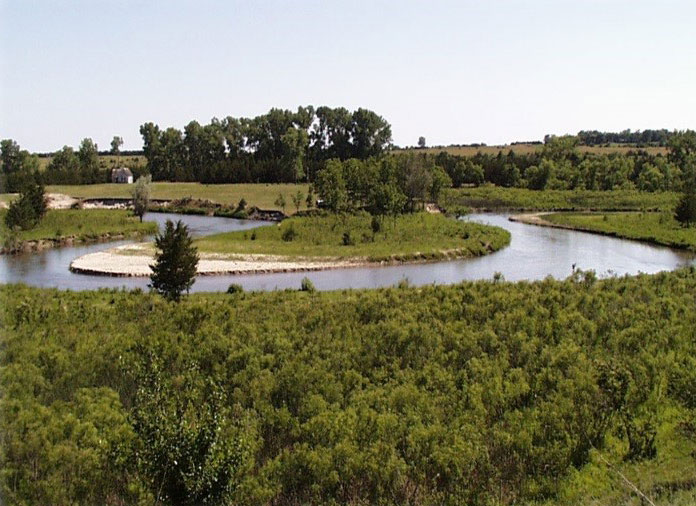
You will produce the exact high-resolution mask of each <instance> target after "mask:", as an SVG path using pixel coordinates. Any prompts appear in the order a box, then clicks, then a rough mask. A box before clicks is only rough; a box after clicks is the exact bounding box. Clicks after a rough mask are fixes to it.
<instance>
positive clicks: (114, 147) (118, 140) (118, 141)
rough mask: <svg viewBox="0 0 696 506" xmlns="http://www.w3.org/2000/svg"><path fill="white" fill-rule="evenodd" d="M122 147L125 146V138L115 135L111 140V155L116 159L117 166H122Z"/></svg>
mask: <svg viewBox="0 0 696 506" xmlns="http://www.w3.org/2000/svg"><path fill="white" fill-rule="evenodd" d="M121 146H123V138H122V137H119V136H118V135H114V138H113V139H111V154H112V155H114V156H115V157H116V165H117V166H120V165H121Z"/></svg>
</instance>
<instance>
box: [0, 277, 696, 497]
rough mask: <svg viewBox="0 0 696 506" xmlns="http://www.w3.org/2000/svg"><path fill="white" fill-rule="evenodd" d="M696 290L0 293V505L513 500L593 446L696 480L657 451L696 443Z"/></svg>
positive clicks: (627, 282)
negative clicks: (683, 439)
mask: <svg viewBox="0 0 696 506" xmlns="http://www.w3.org/2000/svg"><path fill="white" fill-rule="evenodd" d="M694 293H696V270H694V269H684V270H681V271H677V272H673V273H662V274H658V275H655V276H644V275H641V276H637V277H626V278H616V279H609V280H603V281H597V280H596V278H595V277H594V276H593V275H592V274H591V273H576V274H575V275H574V276H573V277H572V278H570V279H568V280H565V281H555V280H551V279H547V280H544V281H541V282H535V283H518V284H505V283H494V282H477V283H463V284H459V285H455V286H447V287H433V286H424V287H419V288H413V289H412V288H407V287H406V288H390V289H380V290H367V291H360V290H358V291H355V290H353V291H343V292H336V293H331V292H328V293H319V292H312V291H310V290H308V291H306V292H272V293H252V294H248V293H244V292H240V290H238V289H237V290H231V294H229V295H228V294H216V295H210V294H209V295H194V296H191V297H186V298H185V299H184V300H183V301H182V302H180V303H179V304H172V303H169V302H168V301H166V300H164V299H162V298H161V297H159V296H155V295H152V294H146V293H128V292H123V291H109V290H101V291H98V292H70V291H67V292H66V291H58V290H42V289H35V288H30V287H26V286H2V287H0V318H1V319H2V322H3V328H4V332H3V338H2V346H3V353H2V354H1V355H0V366H1V367H0V386H1V388H0V415H1V416H0V435H1V436H0V437H1V438H2V441H1V442H2V448H3V451H2V453H0V467H2V470H3V472H2V474H1V475H0V494H1V495H2V497H3V498H4V500H5V501H6V502H7V503H11V504H163V503H164V504H173V505H182V504H211V505H215V504H385V505H386V504H415V505H419V504H471V505H484V504H493V503H495V504H526V503H531V502H536V501H542V502H543V500H545V499H553V498H554V495H555V494H556V492H557V491H558V490H559V488H560V487H563V486H564V484H565V483H567V481H565V479H566V477H567V476H568V475H569V473H572V472H573V470H574V469H578V468H581V467H582V466H583V464H585V463H586V462H587V461H588V458H589V454H590V451H591V450H592V448H593V447H594V448H599V449H603V448H604V450H605V451H609V452H611V453H612V457H611V460H612V462H619V463H620V462H621V460H622V459H625V460H631V461H636V460H638V461H640V460H642V459H651V458H653V457H655V456H657V457H658V458H661V459H666V460H665V461H666V462H674V461H675V460H670V459H669V458H668V457H670V456H671V457H672V458H675V457H674V455H670V454H669V453H668V452H677V451H679V460H678V461H679V462H680V463H682V465H684V466H691V467H693V465H694V461H693V460H689V457H685V455H686V454H687V453H686V452H684V451H683V450H682V449H681V446H680V443H679V442H678V441H672V440H670V441H668V442H666V443H665V444H664V445H663V444H662V443H663V441H664V440H663V439H660V438H656V437H655V435H656V432H658V431H659V432H660V434H667V432H666V431H664V430H661V427H662V424H668V425H669V426H670V427H671V426H674V424H679V423H681V424H683V426H684V427H691V428H692V430H693V421H694V414H695V413H696V411H694V410H696V397H695V396H694V386H695V385H696V358H694V357H695V356H696V350H695V349H694V340H693V329H694V328H696V306H695V305H694V304H693V300H694V299H693V297H694ZM46 336H50V339H46ZM105 336H106V337H108V338H105ZM609 435H611V437H612V444H611V445H610V446H609V447H608V448H606V447H605V438H607V436H609ZM685 459H686V460H685ZM684 472H686V471H684ZM687 474H688V473H687ZM583 479H584V480H590V483H589V484H588V487H590V488H591V484H592V483H591V480H595V479H596V480H600V482H601V483H605V481H606V480H607V479H611V478H607V477H606V476H593V475H587V474H585V475H583ZM616 483H617V487H620V486H622V484H623V482H622V481H621V478H620V477H619V476H618V475H617V476H616Z"/></svg>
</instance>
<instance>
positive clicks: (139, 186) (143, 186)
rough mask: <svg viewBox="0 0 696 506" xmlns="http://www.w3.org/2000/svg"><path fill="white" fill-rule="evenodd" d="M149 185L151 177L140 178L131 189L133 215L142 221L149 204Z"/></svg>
mask: <svg viewBox="0 0 696 506" xmlns="http://www.w3.org/2000/svg"><path fill="white" fill-rule="evenodd" d="M150 183H152V176H150V175H149V174H148V175H147V176H140V177H139V178H138V180H137V181H136V182H135V188H133V213H134V214H135V215H136V216H137V217H138V218H140V222H141V223H142V221H143V215H144V214H145V213H146V212H147V208H148V206H149V204H150Z"/></svg>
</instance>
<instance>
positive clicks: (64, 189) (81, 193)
mask: <svg viewBox="0 0 696 506" xmlns="http://www.w3.org/2000/svg"><path fill="white" fill-rule="evenodd" d="M133 186H134V185H127V184H111V183H109V184H91V185H59V186H47V187H46V191H47V192H51V193H64V194H66V195H70V196H71V197H76V198H130V197H131V192H132V191H133ZM308 188H309V186H308V185H306V184H201V183H152V192H151V195H150V197H151V198H153V199H166V200H174V199H183V198H187V197H191V198H194V199H203V200H205V199H207V200H212V201H213V202H217V203H219V204H225V205H236V204H237V203H238V202H239V201H240V199H242V198H244V199H245V200H246V201H247V204H248V205H249V206H256V207H259V208H261V209H277V210H280V207H278V206H277V205H276V204H275V200H276V199H277V198H278V195H279V194H281V193H282V194H283V196H284V197H285V201H286V203H287V205H286V208H285V211H286V212H287V213H291V212H294V211H295V206H294V205H293V203H292V200H291V198H292V196H293V195H295V194H296V193H297V192H298V191H299V192H300V193H302V195H303V198H302V204H301V206H300V210H303V209H306V203H305V197H306V196H307V190H308ZM5 198H6V197H5Z"/></svg>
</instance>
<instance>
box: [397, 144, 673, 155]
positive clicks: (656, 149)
mask: <svg viewBox="0 0 696 506" xmlns="http://www.w3.org/2000/svg"><path fill="white" fill-rule="evenodd" d="M542 149H543V144H513V145H507V144H506V145H502V146H449V147H446V146H445V147H441V148H436V147H433V148H424V149H420V148H409V149H397V150H395V151H394V153H409V152H415V153H430V154H438V153H440V152H441V151H445V152H447V153H449V154H450V155H459V156H474V155H475V154H476V153H479V152H480V153H483V154H489V155H497V154H498V152H500V151H502V152H503V154H505V153H508V152H509V151H510V150H512V151H513V152H514V153H516V154H518V155H527V154H529V153H534V152H536V151H541V150H542ZM578 150H579V151H580V152H581V153H594V154H603V155H608V154H611V153H627V152H628V151H638V150H643V151H647V152H648V153H650V154H653V155H657V154H662V155H666V154H667V148H665V147H660V146H648V147H644V148H638V147H636V146H627V145H619V144H616V145H611V146H578Z"/></svg>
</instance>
